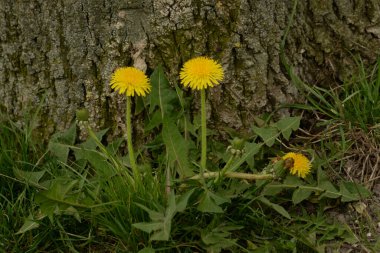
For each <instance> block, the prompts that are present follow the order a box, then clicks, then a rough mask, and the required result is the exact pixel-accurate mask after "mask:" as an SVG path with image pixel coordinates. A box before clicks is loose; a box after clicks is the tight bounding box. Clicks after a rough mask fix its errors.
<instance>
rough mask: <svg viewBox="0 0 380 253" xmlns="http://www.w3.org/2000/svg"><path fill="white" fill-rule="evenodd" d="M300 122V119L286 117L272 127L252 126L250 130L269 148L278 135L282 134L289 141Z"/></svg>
mask: <svg viewBox="0 0 380 253" xmlns="http://www.w3.org/2000/svg"><path fill="white" fill-rule="evenodd" d="M300 121H301V118H300V117H286V118H283V119H281V120H279V121H277V122H276V123H274V124H273V125H270V126H264V127H256V126H253V127H252V129H253V131H254V133H255V134H257V135H258V136H260V137H261V139H262V140H263V141H264V143H265V144H266V145H267V146H269V147H271V146H273V144H274V143H275V141H276V138H278V137H279V136H280V134H282V136H283V137H284V138H285V139H286V140H289V138H290V135H291V133H292V131H295V130H298V128H299V126H300Z"/></svg>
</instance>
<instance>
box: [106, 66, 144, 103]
mask: <svg viewBox="0 0 380 253" xmlns="http://www.w3.org/2000/svg"><path fill="white" fill-rule="evenodd" d="M111 88H112V89H115V90H118V91H119V93H120V94H123V93H126V95H127V96H128V97H129V96H132V97H133V96H134V95H135V93H136V94H137V96H143V97H144V96H145V95H146V94H147V93H149V91H150V88H151V86H150V84H149V79H148V77H147V76H146V75H145V74H144V72H142V71H141V70H139V69H136V68H134V67H123V68H118V69H117V70H116V71H115V72H114V74H113V75H112V78H111Z"/></svg>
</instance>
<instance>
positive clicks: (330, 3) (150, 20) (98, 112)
mask: <svg viewBox="0 0 380 253" xmlns="http://www.w3.org/2000/svg"><path fill="white" fill-rule="evenodd" d="M293 4H294V0H293V1H290V0H265V1H264V0H179V1H175V0H124V1H120V0H91V1H88V0H52V1H45V0H28V1H22V0H12V1H11V0H0V43H1V47H0V54H1V58H0V97H1V100H0V109H1V110H2V111H4V112H6V113H8V114H10V115H12V116H13V117H14V118H15V119H17V120H21V119H22V118H23V117H24V115H25V112H28V111H30V108H34V109H35V108H36V107H37V106H40V107H41V113H40V116H39V120H38V124H39V128H40V129H41V130H42V131H41V133H42V136H43V137H46V136H49V135H50V134H51V133H53V132H54V131H57V130H62V129H64V128H67V127H68V125H69V124H70V122H72V120H73V119H74V118H75V111H76V110H77V109H78V108H83V107H85V108H87V109H88V110H89V112H90V122H91V124H92V125H93V126H97V127H98V128H103V127H109V126H112V128H113V130H114V133H115V134H118V133H119V132H120V131H121V130H122V129H123V127H124V122H125V121H124V108H125V106H124V104H125V98H124V96H120V95H117V94H116V93H115V92H112V90H111V89H110V87H109V80H110V77H111V74H112V72H113V71H114V70H115V69H116V68H117V67H119V66H127V65H134V66H136V67H138V68H141V69H142V70H146V71H147V73H151V72H152V70H153V69H154V67H155V66H157V65H158V64H162V65H163V66H164V68H165V71H166V73H167V75H168V77H169V79H170V80H171V82H178V73H179V70H180V68H181V66H182V64H183V63H184V62H185V61H186V60H188V59H190V58H191V57H194V56H199V55H208V56H211V57H213V58H214V59H217V60H218V61H220V62H221V63H222V65H223V68H224V70H225V80H224V82H223V84H222V85H219V86H217V87H216V88H213V89H210V90H209V91H208V105H209V106H208V108H209V112H208V117H209V121H210V124H212V125H214V126H215V127H217V126H229V127H233V128H235V129H248V128H250V127H251V124H252V122H253V118H254V116H255V115H257V114H259V113H264V112H272V111H273V110H274V109H275V107H276V106H278V105H279V104H281V103H292V102H295V101H297V100H299V99H302V98H299V93H298V92H297V89H296V88H295V86H294V85H292V84H291V82H290V81H289V79H288V77H287V74H286V71H285V70H284V68H283V67H282V65H281V62H280V42H281V39H282V36H283V34H284V30H285V29H286V26H287V24H288V22H289V17H290V13H291V10H292V7H293ZM379 38H380V0H356V1H348V0H323V1H319V0H309V1H299V2H298V4H297V11H296V14H295V20H294V24H293V26H292V27H291V30H290V33H289V36H288V37H287V44H286V55H287V57H288V59H289V62H290V63H291V64H292V65H293V66H295V70H296V72H297V74H298V75H299V76H300V77H301V78H302V79H304V80H305V81H307V82H309V83H310V84H323V85H328V84H331V83H332V82H335V81H340V80H342V79H343V78H344V77H346V76H347V75H348V74H349V73H350V71H352V69H353V66H354V64H353V60H352V56H351V54H359V55H361V57H363V59H365V60H366V61H367V62H368V63H371V62H373V61H374V60H375V59H376V57H377V56H378V55H379V53H380V40H379ZM194 101H196V100H194ZM193 106H194V108H195V109H197V108H198V104H197V102H194V105H193ZM281 113H287V111H286V110H283V111H282V112H281Z"/></svg>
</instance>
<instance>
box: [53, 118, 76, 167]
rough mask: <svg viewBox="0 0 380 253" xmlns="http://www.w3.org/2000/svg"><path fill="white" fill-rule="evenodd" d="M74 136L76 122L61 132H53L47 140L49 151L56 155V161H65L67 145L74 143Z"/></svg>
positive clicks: (67, 152) (67, 153)
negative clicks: (48, 140)
mask: <svg viewBox="0 0 380 253" xmlns="http://www.w3.org/2000/svg"><path fill="white" fill-rule="evenodd" d="M75 138H76V124H72V125H71V127H70V128H69V129H67V130H66V131H65V132H63V133H56V134H54V135H53V136H52V137H51V139H50V142H49V145H48V148H49V150H50V152H51V153H52V154H53V155H54V156H56V157H57V159H58V161H60V162H63V163H66V162H67V157H68V156H69V147H70V146H72V145H74V142H75Z"/></svg>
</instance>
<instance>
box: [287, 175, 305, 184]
mask: <svg viewBox="0 0 380 253" xmlns="http://www.w3.org/2000/svg"><path fill="white" fill-rule="evenodd" d="M284 184H287V185H292V186H301V185H304V184H305V183H304V182H303V181H302V180H301V179H300V178H299V177H296V176H293V175H288V176H286V178H285V179H284Z"/></svg>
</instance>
